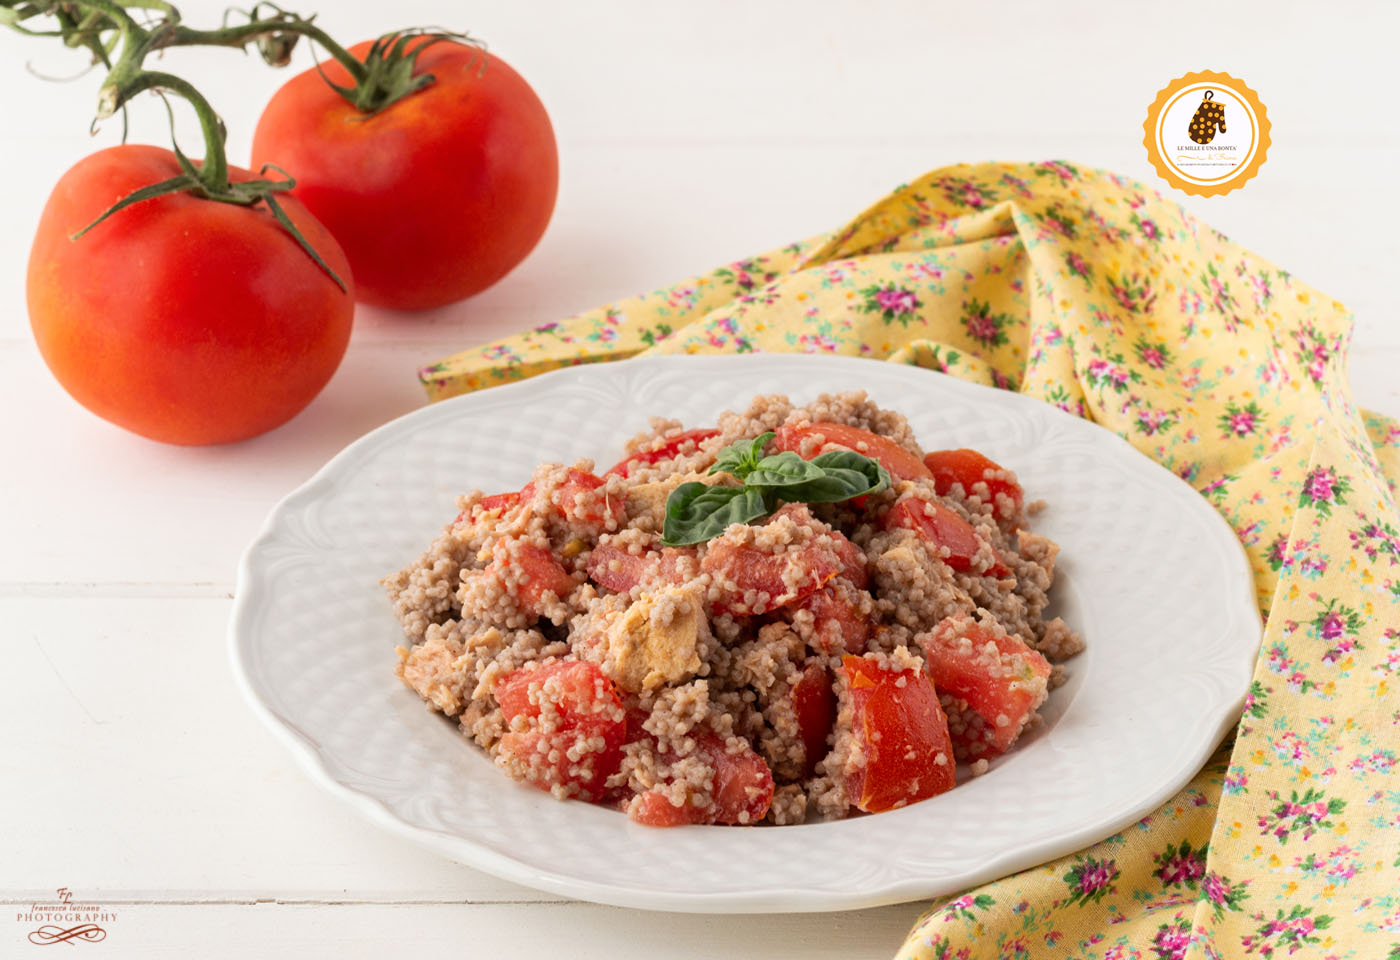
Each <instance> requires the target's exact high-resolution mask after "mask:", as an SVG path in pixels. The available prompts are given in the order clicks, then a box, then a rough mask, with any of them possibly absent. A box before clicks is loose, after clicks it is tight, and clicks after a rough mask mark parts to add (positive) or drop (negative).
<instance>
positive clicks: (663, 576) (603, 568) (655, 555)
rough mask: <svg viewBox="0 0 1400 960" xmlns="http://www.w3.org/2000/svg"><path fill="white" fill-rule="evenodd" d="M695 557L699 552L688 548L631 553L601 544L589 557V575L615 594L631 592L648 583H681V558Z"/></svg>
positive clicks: (667, 548) (608, 544) (682, 579)
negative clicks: (657, 581) (656, 581)
mask: <svg viewBox="0 0 1400 960" xmlns="http://www.w3.org/2000/svg"><path fill="white" fill-rule="evenodd" d="M695 555H696V550H695V549H694V548H688V547H666V548H665V549H663V550H644V551H642V552H641V553H629V552H628V551H626V550H623V549H622V548H621V547H616V546H613V545H612V544H611V543H600V544H599V545H598V546H596V547H594V548H593V552H592V553H590V554H589V556H588V575H589V576H590V577H592V578H593V581H594V582H595V583H598V584H600V585H602V586H604V587H607V588H608V589H609V590H612V591H613V592H614V593H627V592H628V591H630V590H631V589H632V588H633V587H635V586H637V585H638V584H640V583H642V582H644V581H646V580H660V581H661V582H663V583H681V582H683V581H684V579H685V576H684V573H683V572H682V569H681V559H682V558H683V557H686V556H690V557H693V556H695Z"/></svg>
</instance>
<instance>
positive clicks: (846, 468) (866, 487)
mask: <svg viewBox="0 0 1400 960" xmlns="http://www.w3.org/2000/svg"><path fill="white" fill-rule="evenodd" d="M811 463H812V464H813V465H815V466H817V467H819V468H821V471H822V474H823V475H822V476H821V477H820V478H817V479H814V480H808V481H805V482H803V483H798V484H794V485H792V486H788V487H784V488H782V489H780V490H778V491H777V493H778V495H779V496H780V497H782V498H783V499H784V500H787V501H789V502H793V503H795V502H799V501H800V502H802V503H840V502H841V501H842V500H850V499H851V498H853V497H863V496H865V495H866V494H870V493H879V492H880V491H881V490H885V489H888V487H889V486H890V475H889V471H887V470H886V469H885V468H884V467H882V466H880V464H879V463H878V462H876V461H875V460H872V459H870V458H869V457H865V456H861V455H860V454H859V453H856V452H855V451H853V450H833V451H831V452H830V453H824V454H822V455H821V456H819V457H817V458H815V459H814V460H812V461H811Z"/></svg>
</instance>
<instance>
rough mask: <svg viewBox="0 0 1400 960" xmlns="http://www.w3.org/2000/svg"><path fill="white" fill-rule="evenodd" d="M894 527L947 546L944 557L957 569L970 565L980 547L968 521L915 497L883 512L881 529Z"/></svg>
mask: <svg viewBox="0 0 1400 960" xmlns="http://www.w3.org/2000/svg"><path fill="white" fill-rule="evenodd" d="M896 527H904V528H905V529H908V530H913V531H914V532H915V533H916V534H918V535H919V538H920V539H921V540H924V541H926V542H928V543H931V544H933V545H934V546H938V547H947V548H948V556H947V557H945V558H944V561H945V562H946V563H947V564H948V566H950V567H952V568H953V569H954V570H957V571H959V572H961V573H965V572H967V571H969V570H971V569H972V563H973V560H974V559H975V558H976V556H977V552H978V551H979V550H981V549H982V538H981V537H979V536H977V531H976V530H974V529H973V527H972V524H970V523H968V522H967V521H966V520H964V519H963V518H962V517H960V516H958V514H956V513H954V512H953V511H952V510H950V509H949V508H947V507H945V506H943V504H941V503H933V502H930V501H928V500H922V499H920V498H918V497H907V498H905V499H903V500H901V501H899V502H898V503H896V504H895V505H894V506H893V507H891V508H890V512H889V513H887V514H885V529H886V530H893V529H895V528H896ZM998 566H1000V564H999V563H998V564H995V565H994V566H993V568H992V569H991V570H990V571H988V572H989V573H991V574H993V575H998V570H997V567H998ZM1001 570H1002V571H1006V568H1005V567H1004V566H1002V567H1001ZM1006 572H1009V571H1006Z"/></svg>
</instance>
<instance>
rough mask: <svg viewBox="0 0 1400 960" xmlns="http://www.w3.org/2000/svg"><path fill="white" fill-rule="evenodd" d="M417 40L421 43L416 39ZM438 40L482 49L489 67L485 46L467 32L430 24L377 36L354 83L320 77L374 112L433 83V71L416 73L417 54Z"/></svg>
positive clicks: (360, 107)
mask: <svg viewBox="0 0 1400 960" xmlns="http://www.w3.org/2000/svg"><path fill="white" fill-rule="evenodd" d="M415 41H418V42H415ZM437 43H461V44H466V45H467V46H473V47H476V48H478V49H479V50H481V51H482V54H483V59H482V64H481V69H482V70H485V69H486V62H485V47H484V46H483V44H482V43H481V41H480V40H477V39H476V38H475V37H473V36H471V35H470V34H467V33H455V32H452V31H450V30H439V29H436V28H430V27H410V28H409V29H407V30H396V31H394V32H393V33H386V34H384V35H383V36H381V37H378V38H376V39H375V40H374V42H373V43H371V44H370V46H369V49H368V50H367V51H365V58H364V60H361V61H359V63H360V67H361V69H360V70H359V71H352V72H351V77H352V78H353V79H354V81H355V83H354V85H353V86H342V85H341V84H338V83H336V82H334V81H333V80H331V79H330V78H329V77H327V76H326V75H325V74H324V73H323V74H322V75H321V78H322V79H323V80H325V81H326V85H327V86H329V87H330V88H331V89H332V90H334V91H335V92H336V93H338V94H340V95H341V96H342V97H344V98H345V99H346V100H347V101H349V102H350V104H351V105H353V106H354V108H355V109H356V110H358V111H360V112H361V113H363V114H367V115H373V114H376V113H378V112H379V111H381V110H383V109H385V108H386V107H389V106H392V105H393V104H395V103H397V102H398V101H400V100H402V99H403V98H404V97H407V96H411V95H412V94H415V93H417V92H418V91H419V90H422V89H423V88H424V87H427V86H430V85H431V84H432V83H433V82H434V81H435V80H436V79H437V78H436V77H434V76H433V75H432V74H431V73H418V74H415V73H414V67H416V66H417V64H418V57H419V56H420V55H421V54H422V53H423V51H424V50H427V49H428V48H429V47H431V46H433V45H434V44H437Z"/></svg>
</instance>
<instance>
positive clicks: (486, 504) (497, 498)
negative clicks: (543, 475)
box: [452, 493, 520, 523]
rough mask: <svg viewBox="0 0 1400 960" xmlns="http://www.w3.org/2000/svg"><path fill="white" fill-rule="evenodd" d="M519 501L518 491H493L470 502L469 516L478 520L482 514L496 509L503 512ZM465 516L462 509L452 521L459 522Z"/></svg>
mask: <svg viewBox="0 0 1400 960" xmlns="http://www.w3.org/2000/svg"><path fill="white" fill-rule="evenodd" d="M519 502H520V494H519V493H493V494H491V496H489V497H482V498H481V499H480V500H478V501H477V502H476V503H474V504H472V507H471V518H472V519H473V520H478V519H480V518H481V517H482V516H484V515H486V514H488V513H492V512H496V511H499V512H501V513H504V512H505V511H507V510H509V509H510V508H511V507H513V506H515V505H516V504H517V503H519ZM466 518H467V511H466V510H463V511H462V512H461V513H459V514H457V519H456V520H453V521H452V522H453V523H461V522H462V521H463V520H465V519H466Z"/></svg>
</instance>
